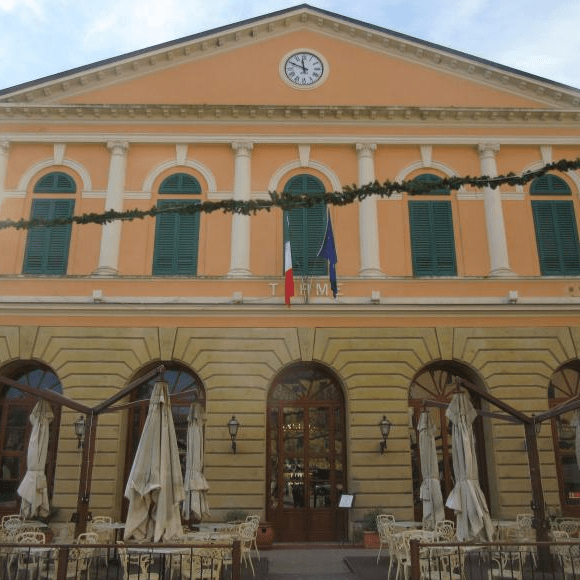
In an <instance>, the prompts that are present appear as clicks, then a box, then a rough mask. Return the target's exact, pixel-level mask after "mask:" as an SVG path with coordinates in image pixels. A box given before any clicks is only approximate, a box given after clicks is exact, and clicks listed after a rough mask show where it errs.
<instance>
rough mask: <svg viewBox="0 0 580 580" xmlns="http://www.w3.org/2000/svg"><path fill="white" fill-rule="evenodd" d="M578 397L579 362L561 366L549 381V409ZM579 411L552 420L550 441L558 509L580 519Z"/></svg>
mask: <svg viewBox="0 0 580 580" xmlns="http://www.w3.org/2000/svg"><path fill="white" fill-rule="evenodd" d="M578 396H580V361H579V360H575V361H571V362H568V363H566V364H565V365H562V366H561V367H560V368H559V369H558V370H556V372H555V373H554V374H553V375H552V377H551V378H550V384H549V386H548V403H549V406H550V408H554V407H557V406H558V405H561V404H563V403H566V402H567V401H570V400H573V399H574V398H577V397H578ZM579 418H580V411H578V410H576V411H569V412H566V413H562V414H560V415H558V416H556V417H554V418H553V419H552V421H551V423H552V440H553V442H554V455H555V461H556V473H557V475H558V488H559V492H560V508H561V510H562V514H563V515H567V516H574V517H580V470H579V469H578V457H577V453H578V452H579V451H580V450H578V449H576V429H580V426H578V427H576V422H577V421H578V420H579Z"/></svg>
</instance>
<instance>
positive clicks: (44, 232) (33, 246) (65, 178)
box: [22, 171, 77, 275]
mask: <svg viewBox="0 0 580 580" xmlns="http://www.w3.org/2000/svg"><path fill="white" fill-rule="evenodd" d="M76 190H77V189H76V183H75V181H74V179H73V178H72V177H70V175H67V174H66V173H62V172H60V171H54V172H52V173H48V174H47V175H44V176H43V177H41V178H40V179H39V180H38V181H37V182H36V184H35V185H34V188H33V192H34V194H41V195H42V196H39V197H35V198H33V200H32V207H31V212H30V219H31V220H37V219H38V220H48V221H51V220H57V219H59V218H61V219H66V218H69V217H71V216H72V215H73V212H74V207H75V199H74V198H71V197H67V196H63V194H69V196H70V194H74V193H76ZM46 194H49V195H58V196H59V197H55V198H50V197H45V195H46ZM71 231H72V224H70V223H68V224H61V225H51V226H33V227H31V228H30V229H29V230H28V237H27V240H26V250H25V253H24V265H23V268H22V273H23V274H49V275H64V274H66V271H67V266H68V254H69V246H70V236H71Z"/></svg>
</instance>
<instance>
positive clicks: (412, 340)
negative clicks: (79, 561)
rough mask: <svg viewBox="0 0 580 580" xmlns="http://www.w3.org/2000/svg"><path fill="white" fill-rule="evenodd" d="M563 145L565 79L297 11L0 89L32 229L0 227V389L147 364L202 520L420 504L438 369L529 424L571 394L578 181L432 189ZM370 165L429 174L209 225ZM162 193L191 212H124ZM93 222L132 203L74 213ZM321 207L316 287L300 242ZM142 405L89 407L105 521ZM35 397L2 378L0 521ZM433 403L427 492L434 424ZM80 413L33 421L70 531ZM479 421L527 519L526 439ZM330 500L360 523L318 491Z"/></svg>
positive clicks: (484, 463)
mask: <svg viewBox="0 0 580 580" xmlns="http://www.w3.org/2000/svg"><path fill="white" fill-rule="evenodd" d="M579 145H580V90H578V89H575V88H571V87H568V86H564V85H561V84H558V83H555V82H551V81H549V80H546V79H542V78H538V77H535V76H533V75H529V74H526V73H523V72H520V71H517V70H513V69H509V68H506V67H503V66H501V65H498V64H496V63H492V62H489V61H485V60H482V59H479V58H475V57H472V56H469V55H466V54H463V53H459V52H456V51H453V50H451V49H448V48H444V47H441V46H437V45H433V44H431V43H427V42H423V41H421V40H419V39H415V38H411V37H408V36H404V35H401V34H398V33H396V32H393V31H390V30H386V29H383V28H380V27H379V26H376V25H370V24H366V23H362V22H358V21H354V20H352V19H349V18H345V17H342V16H340V15H337V14H333V13H329V12H326V11H323V10H320V9H317V8H313V7H310V6H307V5H301V6H297V7H295V8H292V9H287V10H283V11H280V12H276V13H272V14H269V15H265V16H263V17H260V18H256V19H252V20H248V21H245V22H241V23H238V24H232V25H231V26H227V27H223V28H220V29H216V30H211V31H208V32H206V33H203V34H198V35H194V36H191V37H187V38H183V39H179V40H176V41H172V42H167V43H165V44H163V45H158V46H154V47H151V48H147V49H145V50H142V51H138V52H135V53H131V54H127V55H122V56H119V57H117V58H113V59H109V60H107V61H102V62H98V63H95V64H92V65H88V66H86V67H82V68H79V69H75V70H71V71H67V72H64V73H61V74H58V75H53V76H51V77H47V78H43V79H39V80H35V81H32V82H30V83H26V84H23V85H19V86H16V87H10V88H6V89H3V90H0V221H2V222H3V223H4V222H5V221H6V220H13V221H19V220H23V221H25V222H28V223H27V224H23V225H22V227H21V228H16V227H3V228H2V229H0V247H1V248H2V252H1V254H0V376H3V377H6V378H8V379H11V380H13V381H17V382H22V383H25V384H27V385H30V386H33V387H35V388H38V389H49V390H53V391H55V392H58V393H60V394H62V395H63V396H65V397H67V398H68V399H71V400H74V401H78V402H82V403H83V404H84V405H86V406H88V407H94V406H97V405H98V404H99V403H101V402H102V401H104V400H106V399H108V398H109V397H111V396H114V395H115V394H116V393H118V392H119V391H121V390H122V389H124V388H125V387H126V386H127V385H128V384H131V383H132V382H134V381H137V380H138V379H139V377H142V376H144V375H145V374H146V373H148V372H149V371H151V370H152V369H154V368H156V367H157V366H159V365H164V367H165V369H166V371H165V378H166V380H167V381H168V382H169V384H170V388H171V389H172V391H173V393H174V394H176V395H177V394H179V395H180V396H179V398H178V399H177V400H178V402H177V403H175V404H174V416H175V420H176V426H177V429H178V438H180V440H181V442H182V447H183V445H184V443H183V441H184V433H185V429H186V417H187V411H188V408H189V404H190V403H194V402H195V403H196V404H200V405H202V406H203V407H204V410H205V417H206V421H205V477H206V479H207V480H208V483H209V486H210V491H209V495H208V498H209V504H210V509H211V512H212V516H211V517H212V519H214V520H221V519H223V518H224V517H225V515H226V513H227V512H228V511H230V510H232V509H243V510H245V511H248V512H258V513H260V514H261V516H262V518H263V519H267V520H268V521H271V522H272V523H273V524H274V527H275V529H276V533H277V538H278V539H280V540H285V541H295V540H299V541H303V540H331V539H341V538H342V537H343V536H344V534H345V533H346V531H347V530H348V531H349V533H350V534H352V533H353V526H354V524H355V522H357V521H358V520H360V519H361V518H362V516H363V514H364V513H366V512H368V511H370V510H372V509H375V508H381V509H384V510H385V511H388V512H392V513H394V514H396V515H397V517H399V518H403V519H412V518H418V519H420V518H421V502H420V498H419V487H420V483H421V481H420V471H419V467H418V465H419V458H418V449H417V444H416V443H417V440H416V425H417V418H418V413H419V412H420V410H421V409H422V408H423V406H424V401H425V400H435V401H437V402H439V403H445V402H448V401H449V399H450V397H451V395H452V394H453V391H454V389H455V379H456V377H460V378H463V379H466V380H469V381H470V382H472V383H474V384H476V385H477V386H479V387H481V388H483V389H485V390H486V391H487V392H489V393H490V394H492V395H493V396H494V397H497V398H499V399H501V400H503V401H505V402H507V403H508V404H510V405H511V406H513V407H514V408H517V409H519V410H520V411H522V412H524V413H526V414H529V415H531V414H533V413H540V412H542V411H545V410H547V409H549V408H550V407H552V406H555V405H557V404H559V403H561V402H563V401H567V400H568V399H570V398H573V397H574V396H576V395H578V394H579V392H578V388H579V387H578V384H579V381H578V377H579V374H578V371H579V369H580V358H579V356H580V354H579V349H580V344H579V341H580V326H579V321H580V277H579V276H580V250H579V244H578V233H577V232H578V215H579V209H580V208H579V207H578V206H579V193H580V174H579V173H578V171H576V170H570V171H566V172H562V171H557V170H554V171H550V172H549V173H547V174H545V175H540V176H538V177H536V178H535V179H533V180H530V181H528V182H526V183H513V184H509V183H504V184H502V185H501V186H499V187H491V186H489V185H486V186H483V187H475V186H473V185H469V184H463V185H461V187H459V189H451V188H448V187H447V185H446V182H443V185H442V186H441V187H436V186H437V183H438V182H439V181H440V180H442V179H445V178H451V177H463V176H469V175H471V176H476V175H485V176H489V177H494V176H497V175H504V174H507V173H510V172H513V173H514V174H516V175H521V174H523V173H525V172H530V171H535V170H538V169H540V168H542V167H544V166H545V165H547V164H549V163H551V162H554V161H557V160H561V159H569V160H571V159H575V158H577V157H578V151H579V150H580V149H579ZM386 180H390V181H392V182H402V181H412V182H413V184H416V185H417V186H418V187H419V188H421V187H422V186H423V187H424V186H425V185H427V186H429V188H428V189H424V188H423V189H420V191H421V193H418V194H410V193H408V191H404V190H402V191H400V192H396V193H394V194H392V195H390V196H388V197H381V196H376V195H375V196H368V197H366V198H364V199H362V200H360V201H355V202H354V203H349V204H345V205H332V204H330V205H328V211H327V206H326V205H324V204H314V205H312V207H298V206H296V205H292V204H290V205H289V206H288V207H285V208H281V207H275V208H273V209H271V211H264V210H260V209H257V211H255V212H254V213H250V214H248V215H245V214H243V213H231V212H228V211H225V212H224V211H210V209H211V206H210V203H211V202H213V203H216V204H218V203H220V202H224V200H229V199H233V200H235V201H236V202H238V203H243V202H247V203H248V204H252V203H255V204H256V206H258V205H259V203H260V202H261V201H264V200H266V201H270V200H271V199H272V197H271V195H270V192H279V193H280V192H286V193H288V194H290V195H293V194H295V195H306V196H316V195H319V194H321V193H325V192H326V193H329V192H341V191H342V190H343V188H344V187H345V186H352V184H354V186H355V187H359V186H362V185H366V184H369V183H372V182H374V181H378V182H380V183H383V182H385V181H386ZM434 185H435V186H434ZM168 206H172V207H175V206H179V207H195V206H199V207H203V210H202V211H198V212H189V213H187V212H160V213H158V214H157V215H156V216H155V217H142V215H141V212H147V211H148V210H149V209H151V208H157V209H162V208H164V207H168ZM108 210H115V211H118V212H123V211H124V212H128V214H127V216H126V217H127V219H124V220H112V221H108V222H106V223H104V224H102V223H96V220H95V219H94V216H95V215H96V216H99V215H102V214H103V213H104V212H106V211H108ZM70 216H84V217H82V218H81V219H80V220H79V221H80V222H82V223H74V224H71V223H70V221H67V219H66V218H68V217H70ZM90 216H93V217H90ZM58 218H65V219H64V221H62V222H58V221H56V222H55V221H52V222H51V223H50V225H48V226H40V225H38V222H35V221H34V220H37V219H45V220H58ZM133 218H134V219H133ZM328 219H330V220H331V222H332V226H333V229H334V238H335V241H336V249H337V254H338V264H337V274H338V295H337V297H336V298H333V296H332V292H331V289H330V284H329V279H328V264H327V262H326V261H325V260H323V259H320V258H317V254H318V250H319V248H320V245H321V243H322V241H323V239H324V234H325V231H326V227H327V220H328ZM29 220H32V221H31V222H30V221H29ZM285 223H287V224H288V225H289V233H290V242H291V248H292V257H293V273H294V278H295V289H296V295H295V296H294V297H293V298H292V299H291V306H290V307H289V308H288V307H287V306H286V305H285V298H284V251H283V250H284V224H285ZM149 392H150V384H149V383H145V384H144V385H143V386H142V387H141V388H139V389H137V390H136V391H134V392H133V393H132V394H131V395H129V396H128V397H127V400H126V401H124V402H126V403H130V402H133V403H134V404H132V405H128V406H120V407H119V408H116V409H115V412H111V413H107V414H104V415H103V416H102V417H101V418H100V421H99V427H98V433H97V436H96V443H95V455H94V465H93V477H92V485H91V494H90V499H89V503H90V510H91V511H92V512H93V513H108V514H112V515H113V516H114V517H115V519H119V518H122V517H123V511H124V509H126V508H125V507H124V502H123V491H124V485H125V482H126V477H127V474H128V470H129V468H130V465H131V460H132V456H133V454H134V451H135V449H136V445H137V442H138V438H139V434H140V430H141V429H142V425H143V421H144V417H145V413H146V408H147V397H148V394H149ZM129 399H130V400H129ZM34 402H35V397H34V396H30V395H26V396H24V395H22V394H21V393H19V392H18V390H17V389H14V388H8V387H5V389H4V390H3V391H2V403H1V407H0V408H1V413H2V414H1V416H0V462H1V467H2V480H1V497H0V503H1V507H2V509H3V510H4V511H6V512H9V511H16V510H17V509H18V496H17V494H16V489H17V487H18V483H19V481H20V479H21V478H22V476H23V474H24V472H25V469H26V448H27V441H28V437H29V433H30V425H29V423H28V415H29V413H30V410H31V409H32V406H33V405H34ZM474 403H475V404H476V406H479V407H481V408H483V409H486V408H488V407H489V405H488V404H487V403H485V401H479V400H477V398H476V397H475V398H474ZM430 408H431V412H432V413H433V417H434V419H436V422H437V425H438V437H439V438H438V442H440V445H439V452H440V469H441V480H442V486H443V491H444V497H446V496H447V495H448V493H449V491H450V489H451V486H452V484H453V476H452V471H451V468H450V459H449V456H450V453H449V451H450V447H449V446H450V442H449V441H448V435H449V426H448V424H447V421H446V419H445V417H444V410H442V408H441V407H430ZM232 415H235V417H236V418H237V420H238V421H239V423H240V428H239V433H238V437H237V442H236V443H237V449H236V451H237V452H236V453H233V452H232V448H231V442H230V436H229V433H228V427H227V423H228V420H229V419H230V418H231V417H232ZM383 415H386V416H387V417H388V419H389V420H390V421H391V423H392V428H391V432H390V435H389V438H388V441H387V448H386V450H385V452H384V453H382V454H381V453H380V440H381V435H380V431H379V422H380V420H381V419H382V417H383ZM77 418H78V413H76V412H74V411H72V410H70V409H67V408H66V407H63V408H62V409H60V408H55V418H54V419H53V421H52V423H51V429H52V431H51V440H50V448H49V459H48V462H47V476H48V482H49V488H50V489H49V493H50V497H51V502H52V505H53V506H54V508H55V510H57V511H56V514H55V516H54V521H55V524H59V523H60V524H62V525H63V526H64V524H65V523H66V522H68V521H69V520H70V519H71V516H72V514H73V513H75V511H76V506H77V496H78V479H79V476H80V475H79V474H80V452H79V446H78V443H77V438H76V436H75V432H74V422H75V421H76V420H77ZM573 425H574V417H573V414H572V413H569V414H567V415H564V416H562V417H561V418H559V419H557V420H556V419H554V420H553V421H552V422H551V423H549V422H547V423H545V424H543V425H542V428H541V431H540V433H539V435H538V437H539V448H540V458H541V464H542V480H543V486H544V492H545V496H546V502H547V504H548V506H549V508H550V510H552V511H554V512H555V513H556V512H557V513H565V514H576V515H580V473H579V471H578V467H577V464H576V460H575V453H574V449H575V448H574V427H573ZM475 429H476V437H477V451H478V461H479V470H480V479H481V484H482V488H483V489H484V491H485V493H486V495H487V498H488V501H489V504H490V510H491V513H492V516H496V517H509V516H511V515H515V514H516V513H518V512H521V511H529V504H530V493H531V492H530V483H529V468H528V463H527V455H526V451H525V448H524V443H523V442H524V436H523V429H522V428H521V426H518V425H514V424H511V423H507V422H504V421H502V420H500V419H494V418H479V419H478V420H477V424H476V427H475ZM345 492H349V493H352V494H354V495H355V498H356V500H355V503H354V507H353V508H352V509H343V508H340V507H338V503H339V499H340V496H341V494H343V493H345ZM347 523H348V524H349V526H348V527H347Z"/></svg>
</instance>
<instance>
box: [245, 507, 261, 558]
mask: <svg viewBox="0 0 580 580" xmlns="http://www.w3.org/2000/svg"><path fill="white" fill-rule="evenodd" d="M246 522H249V523H251V524H252V526H253V530H254V539H253V540H252V545H253V546H254V550H256V556H257V557H258V561H259V560H260V552H259V551H258V528H259V527H260V516H257V515H251V516H247V517H246Z"/></svg>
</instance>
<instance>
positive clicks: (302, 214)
mask: <svg viewBox="0 0 580 580" xmlns="http://www.w3.org/2000/svg"><path fill="white" fill-rule="evenodd" d="M284 191H285V192H287V193H288V192H289V193H295V194H297V195H298V194H301V193H306V194H312V193H324V185H323V184H322V182H321V181H320V180H319V179H318V178H316V177H314V176H313V175H308V174H302V175H296V176H295V177H293V178H292V179H290V181H289V182H288V183H287V184H286V186H285V187H284ZM286 216H288V220H289V222H290V247H291V249H292V270H293V272H294V274H297V275H298V276H325V275H326V274H327V273H328V263H327V260H326V259H325V258H318V257H317V254H318V252H319V251H320V248H321V246H322V242H323V241H324V234H325V232H326V220H327V217H326V216H327V212H326V205H325V204H324V203H319V204H317V205H315V206H313V207H309V208H293V209H290V210H287V211H286V212H284V220H285V219H286Z"/></svg>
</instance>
